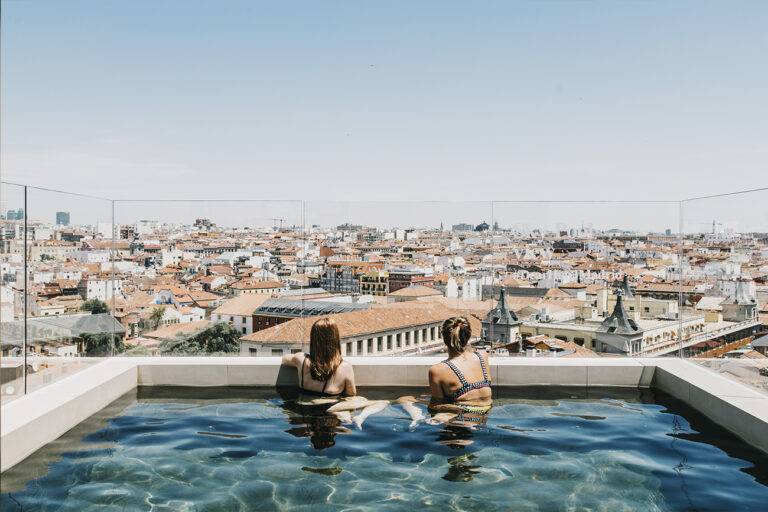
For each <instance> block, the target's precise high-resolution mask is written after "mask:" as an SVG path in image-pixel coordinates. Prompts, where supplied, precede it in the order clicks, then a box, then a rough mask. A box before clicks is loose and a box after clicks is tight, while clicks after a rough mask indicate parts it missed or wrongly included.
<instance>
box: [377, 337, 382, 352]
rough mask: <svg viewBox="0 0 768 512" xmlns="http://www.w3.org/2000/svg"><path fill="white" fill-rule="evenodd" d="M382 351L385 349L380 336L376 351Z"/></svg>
mask: <svg viewBox="0 0 768 512" xmlns="http://www.w3.org/2000/svg"><path fill="white" fill-rule="evenodd" d="M382 349H383V347H382V340H381V336H379V337H378V338H376V350H377V351H379V352H381V351H382Z"/></svg>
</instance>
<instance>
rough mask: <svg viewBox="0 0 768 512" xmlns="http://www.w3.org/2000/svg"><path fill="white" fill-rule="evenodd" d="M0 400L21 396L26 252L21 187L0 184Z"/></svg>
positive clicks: (22, 188)
mask: <svg viewBox="0 0 768 512" xmlns="http://www.w3.org/2000/svg"><path fill="white" fill-rule="evenodd" d="M0 216H1V217H2V231H0V328H1V330H0V334H1V336H0V397H1V398H0V399H1V400H2V403H5V402H7V401H9V400H12V399H13V398H15V397H18V396H21V395H22V394H23V393H24V385H25V379H24V377H25V375H26V367H25V365H24V346H25V343H24V299H25V297H26V288H27V287H26V281H25V279H24V275H25V266H26V253H27V251H26V250H25V245H24V225H25V218H26V202H25V190H24V187H22V186H18V185H9V184H6V183H3V184H2V185H0Z"/></svg>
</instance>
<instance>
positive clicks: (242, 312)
mask: <svg viewBox="0 0 768 512" xmlns="http://www.w3.org/2000/svg"><path fill="white" fill-rule="evenodd" d="M268 300H269V296H268V295H266V294H252V293H246V294H242V295H238V296H236V297H234V298H232V299H229V300H227V301H225V302H223V303H222V304H221V305H220V306H219V307H217V308H216V309H214V310H213V311H211V321H212V322H214V323H216V322H226V323H228V324H230V325H231V326H232V327H234V328H235V329H237V331H238V332H240V333H241V334H243V335H246V334H251V333H252V332H253V331H254V319H255V316H254V315H255V313H256V310H258V309H259V307H260V306H261V305H262V304H264V303H265V302H266V301H268Z"/></svg>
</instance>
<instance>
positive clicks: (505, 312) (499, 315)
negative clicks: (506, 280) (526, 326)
mask: <svg viewBox="0 0 768 512" xmlns="http://www.w3.org/2000/svg"><path fill="white" fill-rule="evenodd" d="M506 293H507V292H506V291H505V290H504V287H503V286H502V287H501V292H499V302H498V303H497V304H496V307H495V308H493V309H492V310H490V311H489V312H488V315H486V317H485V320H484V322H488V323H490V324H492V325H520V323H521V322H520V320H519V319H518V318H517V315H515V313H514V311H511V310H510V309H509V308H507V299H506Z"/></svg>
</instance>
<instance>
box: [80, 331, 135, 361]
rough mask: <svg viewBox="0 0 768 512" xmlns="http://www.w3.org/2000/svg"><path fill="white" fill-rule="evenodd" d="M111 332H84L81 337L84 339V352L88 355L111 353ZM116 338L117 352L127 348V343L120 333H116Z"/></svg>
mask: <svg viewBox="0 0 768 512" xmlns="http://www.w3.org/2000/svg"><path fill="white" fill-rule="evenodd" d="M112 337H113V334H112V333H111V332H93V333H89V332H86V333H83V334H82V335H80V338H81V339H82V340H83V352H84V353H85V355H86V356H92V357H99V356H102V357H103V356H109V355H111V346H112ZM114 339H115V354H118V353H120V352H123V351H124V350H125V344H124V343H123V337H122V336H120V335H119V334H116V335H114Z"/></svg>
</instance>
